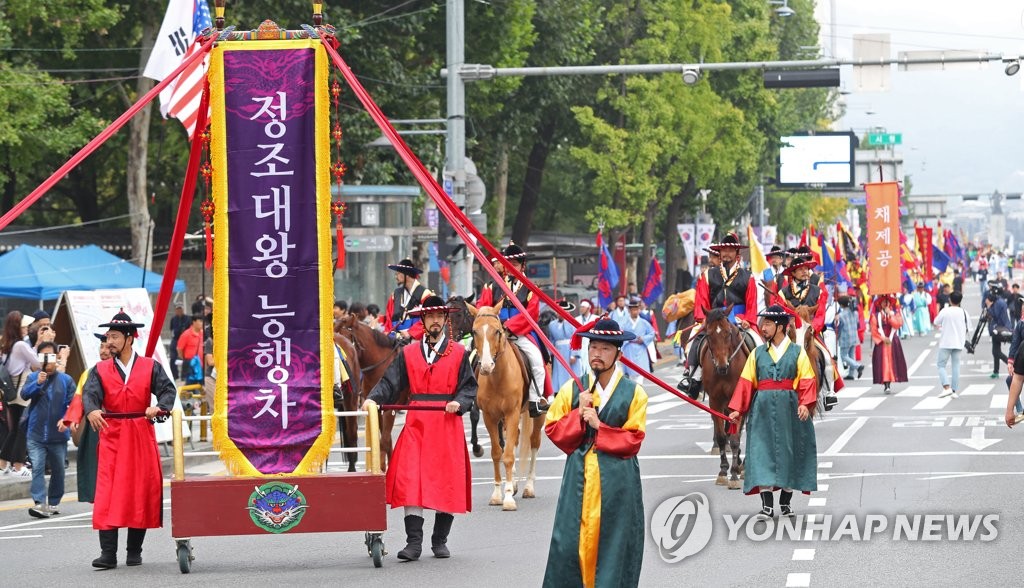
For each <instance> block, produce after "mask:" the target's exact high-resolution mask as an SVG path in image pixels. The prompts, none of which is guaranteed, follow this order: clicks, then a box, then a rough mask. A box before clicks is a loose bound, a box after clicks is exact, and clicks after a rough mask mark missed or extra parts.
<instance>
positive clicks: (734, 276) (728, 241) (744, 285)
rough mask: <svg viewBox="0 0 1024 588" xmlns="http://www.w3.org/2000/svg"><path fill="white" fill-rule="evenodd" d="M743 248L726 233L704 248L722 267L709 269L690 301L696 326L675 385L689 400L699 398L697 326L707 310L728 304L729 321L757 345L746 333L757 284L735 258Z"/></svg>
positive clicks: (754, 312)
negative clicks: (694, 296) (684, 366)
mask: <svg viewBox="0 0 1024 588" xmlns="http://www.w3.org/2000/svg"><path fill="white" fill-rule="evenodd" d="M746 247H747V246H746V245H743V244H741V243H740V239H739V237H738V236H736V233H728V234H726V235H725V237H724V238H723V239H722V241H721V242H720V243H714V244H712V245H710V246H709V247H708V249H710V250H711V251H715V252H717V253H718V255H719V256H720V257H721V259H722V264H721V265H720V266H717V267H709V268H708V270H707V271H706V272H704V273H703V274H701V276H700V278H698V280H697V297H696V300H695V302H694V318H695V319H696V322H697V327H696V328H694V333H695V334H694V335H693V336H692V338H691V342H690V348H689V351H688V352H687V355H686V368H684V370H683V378H682V380H680V381H679V384H677V385H676V387H677V388H679V389H680V390H682V391H684V392H686V394H687V395H688V396H690V398H693V399H696V398H697V397H699V396H700V390H701V385H700V379H701V371H700V352H701V349H702V346H703V344H704V338H705V334H704V333H703V332H701V331H700V325H701V323H703V322H704V317H705V313H706V312H707V311H709V310H711V309H714V308H726V307H728V306H729V305H732V311H731V312H730V313H729V322H731V323H733V324H735V325H737V326H739V327H740V329H741V330H742V331H744V333H745V335H746V336H747V337H749V338H752V339H754V344H757V343H759V342H760V341H759V340H758V339H757V338H756V337H754V336H753V332H752V331H751V330H750V328H751V325H756V324H757V299H758V292H757V283H756V282H755V280H754V276H753V275H752V274H751V273H750V270H747V269H746V268H744V267H743V264H742V263H741V261H740V259H739V252H740V249H746ZM748 343H749V342H748ZM750 347H753V345H750Z"/></svg>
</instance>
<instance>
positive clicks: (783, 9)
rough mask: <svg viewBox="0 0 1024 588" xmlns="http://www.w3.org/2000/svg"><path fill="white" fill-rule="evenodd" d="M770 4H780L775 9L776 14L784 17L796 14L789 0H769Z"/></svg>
mask: <svg viewBox="0 0 1024 588" xmlns="http://www.w3.org/2000/svg"><path fill="white" fill-rule="evenodd" d="M768 4H772V5H775V6H778V8H776V9H775V14H777V15H779V16H781V17H782V18H786V17H787V16H793V15H794V14H796V11H795V10H793V9H792V8H790V7H789V0H768Z"/></svg>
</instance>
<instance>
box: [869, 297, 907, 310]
mask: <svg viewBox="0 0 1024 588" xmlns="http://www.w3.org/2000/svg"><path fill="white" fill-rule="evenodd" d="M883 300H888V301H889V306H891V307H893V308H896V307H898V306H899V305H900V301H899V299H898V298H896V295H895V294H879V295H877V296H875V301H874V302H872V303H871V306H872V308H878V305H879V304H880V303H881V302H882V301H883Z"/></svg>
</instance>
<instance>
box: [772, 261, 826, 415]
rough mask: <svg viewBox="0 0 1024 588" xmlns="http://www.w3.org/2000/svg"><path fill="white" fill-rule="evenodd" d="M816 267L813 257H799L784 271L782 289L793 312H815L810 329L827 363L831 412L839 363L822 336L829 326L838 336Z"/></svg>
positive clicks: (783, 297) (800, 342)
mask: <svg viewBox="0 0 1024 588" xmlns="http://www.w3.org/2000/svg"><path fill="white" fill-rule="evenodd" d="M816 265H817V262H815V261H814V259H813V258H811V257H796V258H794V259H793V262H792V263H790V265H789V267H787V268H786V269H785V271H783V272H782V273H783V275H784V276H786V278H787V280H788V283H787V284H786V286H785V287H784V288H783V289H782V299H783V300H782V302H783V304H784V305H785V306H787V307H788V308H790V309H792V310H793V311H796V309H798V308H800V307H807V308H814V309H815V310H814V317H813V318H812V319H811V324H810V325H809V326H808V328H809V329H811V332H812V333H814V342H815V345H817V347H818V350H819V352H820V353H819V356H820V357H821V358H822V360H823V361H822V365H821V366H820V367H821V368H822V369H821V373H822V374H824V375H825V376H824V381H825V384H826V385H827V387H828V392H829V394H828V396H827V398H826V401H825V409H826V410H828V409H830V408H831V407H832V405H833V404H835V397H834V396H832V395H831V393H832V391H833V390H834V382H835V381H836V377H837V375H836V373H835V371H834V363H835V361H834V360H833V353H832V351H831V350H829V348H828V347H827V346H826V345H825V342H824V340H823V339H822V335H823V334H824V332H825V330H826V328H829V327H830V328H832V329H833V333H834V332H835V331H834V329H835V327H834V326H833V325H827V324H826V320H825V318H826V310H827V307H828V304H829V300H828V292H826V291H824V290H823V289H822V286H821V285H820V284H821V280H820V276H818V280H815V279H814V277H815V274H814V267H815V266H816ZM815 282H818V283H815ZM797 343H799V344H800V345H803V341H797Z"/></svg>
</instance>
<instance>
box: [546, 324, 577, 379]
mask: <svg viewBox="0 0 1024 588" xmlns="http://www.w3.org/2000/svg"><path fill="white" fill-rule="evenodd" d="M575 331H576V329H575V328H574V327H573V326H572V325H571V324H569V323H568V322H567V321H564V320H562V319H555V320H553V321H551V322H550V323H548V337H550V338H551V342H552V343H554V344H555V350H556V351H558V353H559V354H560V355H561V356H562V357H564V358H565V360H566V361H568V362H570V365H572V367H573V371H575V372H576V375H577V376H581V375H583V369H584V368H585V366H586V364H585V363H584V362H583V361H582V360H581V358H580V352H579V351H573V350H571V349H569V340H570V339H571V338H572V334H573V333H574V332H575ZM574 358H575V361H573V360H574ZM569 379H570V377H569V372H567V371H565V368H564V367H563V366H562V364H561V362H559V361H558V360H556V359H555V360H552V362H551V386H552V388H554V389H555V390H561V389H562V384H565V383H566V382H568V381H569Z"/></svg>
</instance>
